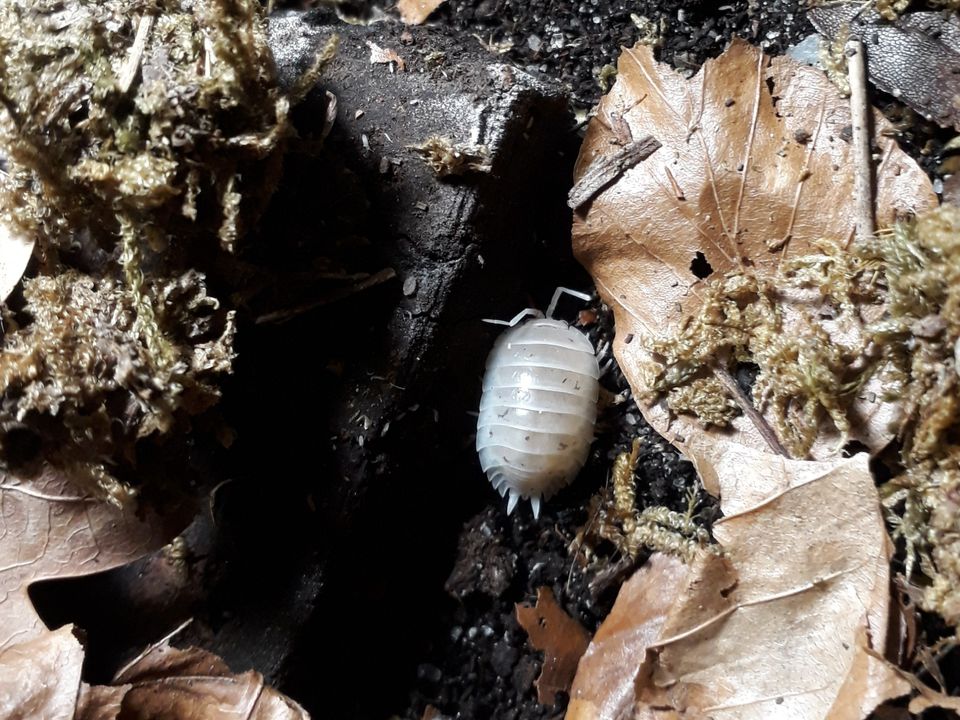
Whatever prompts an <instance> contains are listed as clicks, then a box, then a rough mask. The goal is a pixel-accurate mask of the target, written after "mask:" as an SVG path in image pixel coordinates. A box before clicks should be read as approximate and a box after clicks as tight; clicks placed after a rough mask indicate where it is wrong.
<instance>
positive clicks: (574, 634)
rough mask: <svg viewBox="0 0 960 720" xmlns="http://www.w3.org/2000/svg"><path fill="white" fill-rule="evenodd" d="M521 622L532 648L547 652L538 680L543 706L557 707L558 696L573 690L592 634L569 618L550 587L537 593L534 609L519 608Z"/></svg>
mask: <svg viewBox="0 0 960 720" xmlns="http://www.w3.org/2000/svg"><path fill="white" fill-rule="evenodd" d="M516 610H517V622H518V623H520V626H521V627H522V628H523V629H524V630H526V631H527V635H528V636H529V638H530V644H531V645H533V647H535V648H536V649H537V650H542V651H543V669H542V670H541V671H540V677H538V678H537V683H536V684H537V699H538V700H539V701H540V704H541V705H554V704H556V694H557V693H558V692H566V691H567V690H569V689H570V683H571V681H572V680H573V676H574V673H576V671H577V663H578V662H579V661H580V656H581V655H583V653H584V651H585V650H586V649H587V645H588V644H589V642H590V633H588V632H587V631H586V630H585V629H584V627H583V625H581V624H580V623H579V622H577V621H576V620H574V619H573V618H572V617H570V616H569V615H567V613H566V612H564V610H563V608H561V607H560V606H559V605H558V604H557V600H556V598H554V596H553V591H552V590H551V589H550V588H548V587H542V588H540V589H539V590H537V604H536V605H535V606H534V607H530V606H528V605H521V604H519V603H518V604H517V606H516Z"/></svg>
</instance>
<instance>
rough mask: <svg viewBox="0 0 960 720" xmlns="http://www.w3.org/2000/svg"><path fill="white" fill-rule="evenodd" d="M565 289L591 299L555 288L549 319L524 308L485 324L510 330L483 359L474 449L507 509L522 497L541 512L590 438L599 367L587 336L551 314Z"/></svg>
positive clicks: (573, 471)
mask: <svg viewBox="0 0 960 720" xmlns="http://www.w3.org/2000/svg"><path fill="white" fill-rule="evenodd" d="M562 293H568V294H570V295H574V296H576V297H578V298H581V299H583V300H589V299H590V296H589V295H584V294H583V293H579V292H576V291H574V290H568V289H567V288H557V291H556V293H555V294H554V296H553V300H552V301H551V302H550V306H549V307H548V308H547V314H546V316H544V315H543V313H541V312H540V311H539V310H534V309H532V308H528V309H526V310H524V311H523V312H521V313H520V314H518V315H517V316H516V317H515V318H513V320H510V321H509V322H504V321H502V320H492V321H489V322H495V323H497V324H501V325H507V326H509V329H508V330H506V331H505V332H504V333H503V334H502V335H501V336H500V337H499V338H497V342H496V343H495V344H494V346H493V350H491V351H490V355H489V357H488V358H487V369H486V373H485V374H484V376H483V395H482V397H481V399H480V417H479V419H478V420H477V453H478V454H479V455H480V465H481V466H482V467H483V471H484V472H485V473H486V474H487V478H488V479H489V480H490V482H491V483H492V484H493V487H494V488H495V489H496V490H497V491H498V492H499V493H500V495H507V494H508V493H509V499H508V501H507V514H509V513H511V512H513V509H514V508H515V507H516V505H517V502H518V501H519V500H520V498H526V499H529V500H530V503H531V504H532V505H533V515H534V517H537V516H539V514H540V501H541V498H542V499H549V498H550V496H551V495H553V494H554V493H555V492H556V491H557V490H559V489H560V488H562V487H564V486H566V485H568V484H569V483H570V482H571V481H572V480H573V479H574V478H575V477H576V476H577V473H578V472H580V468H582V467H583V464H584V463H585V462H586V460H587V455H588V454H589V452H590V443H591V442H592V441H593V426H594V423H595V422H596V419H597V395H598V393H599V384H598V382H597V379H598V378H599V376H600V368H599V365H598V363H597V357H596V354H595V353H594V349H593V346H592V345H591V344H590V341H589V340H588V339H587V338H586V336H585V335H584V334H583V333H582V332H580V331H579V330H577V329H576V328H572V327H570V326H569V325H568V324H567V323H565V322H563V321H562V320H554V319H552V316H553V311H554V310H555V308H556V305H557V301H558V300H559V298H560V295H561V294H562ZM530 316H532V317H533V318H534V319H532V320H527V321H526V322H524V323H522V324H519V323H520V322H521V321H522V320H523V319H524V318H527V317H530Z"/></svg>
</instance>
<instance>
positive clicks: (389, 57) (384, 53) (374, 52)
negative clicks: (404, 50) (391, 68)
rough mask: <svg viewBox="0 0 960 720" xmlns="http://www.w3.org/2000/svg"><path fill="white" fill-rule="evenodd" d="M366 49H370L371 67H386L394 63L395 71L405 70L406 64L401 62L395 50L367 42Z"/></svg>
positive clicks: (401, 59)
mask: <svg viewBox="0 0 960 720" xmlns="http://www.w3.org/2000/svg"><path fill="white" fill-rule="evenodd" d="M367 47H369V48H370V64H371V65H386V64H390V63H396V65H397V70H399V71H400V72H403V71H404V70H406V69H407V64H406V63H405V62H404V61H403V58H402V57H400V56H399V55H398V54H397V51H396V50H391V49H390V48H382V47H380V46H379V45H377V44H376V43H372V42H370V41H369V40H367Z"/></svg>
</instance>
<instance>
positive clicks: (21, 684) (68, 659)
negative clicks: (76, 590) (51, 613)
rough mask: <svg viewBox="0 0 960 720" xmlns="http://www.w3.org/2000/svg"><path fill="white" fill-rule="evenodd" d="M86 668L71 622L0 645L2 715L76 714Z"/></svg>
mask: <svg viewBox="0 0 960 720" xmlns="http://www.w3.org/2000/svg"><path fill="white" fill-rule="evenodd" d="M82 668H83V648H82V647H81V646H80V642H79V641H78V640H77V638H76V637H74V635H73V630H72V628H71V627H70V626H67V627H62V628H60V629H59V630H57V631H55V632H48V633H45V634H43V635H38V636H36V637H33V638H31V639H30V640H28V641H26V642H22V643H19V644H17V645H7V646H6V647H4V648H2V649H0V717H2V718H6V720H19V719H20V718H23V719H24V720H27V718H56V719H57V720H60V719H61V718H67V719H69V718H72V717H73V714H74V709H75V707H76V703H77V690H78V688H79V687H80V671H81V670H82ZM91 720H93V718H91Z"/></svg>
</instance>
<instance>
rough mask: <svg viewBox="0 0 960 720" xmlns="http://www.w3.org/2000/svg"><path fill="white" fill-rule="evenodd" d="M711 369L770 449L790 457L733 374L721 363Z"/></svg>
mask: <svg viewBox="0 0 960 720" xmlns="http://www.w3.org/2000/svg"><path fill="white" fill-rule="evenodd" d="M712 369H713V375H714V377H716V378H717V380H719V381H720V384H721V385H723V387H724V388H725V389H726V390H727V392H728V393H730V394H731V395H733V399H734V400H735V401H736V402H737V405H739V406H740V409H741V410H742V411H743V414H744V415H746V416H747V417H748V418H749V419H750V422H752V423H753V426H754V427H755V428H756V429H757V431H758V432H759V433H760V436H761V437H762V438H763V439H764V440H766V442H767V445H769V446H770V449H771V450H773V451H774V452H775V453H779V454H780V455H783V456H784V457H785V458H788V457H790V453H788V452H787V450H786V448H785V447H783V445H782V444H781V443H780V438H778V437H777V434H776V433H775V432H774V431H773V428H772V427H770V424H769V423H768V422H767V421H766V420H765V419H764V417H763V415H761V414H760V411H759V410H757V409H756V408H755V407H754V406H753V402H752V401H751V400H750V398H748V397H747V394H746V393H745V392H743V389H742V388H741V387H740V385H739V384H738V383H737V381H736V380H735V379H734V377H733V375H731V374H730V371H729V370H727V368H726V367H725V366H724V365H723V364H721V363H718V364H716V365H714V366H713V367H712Z"/></svg>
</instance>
